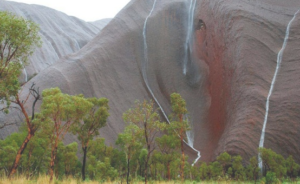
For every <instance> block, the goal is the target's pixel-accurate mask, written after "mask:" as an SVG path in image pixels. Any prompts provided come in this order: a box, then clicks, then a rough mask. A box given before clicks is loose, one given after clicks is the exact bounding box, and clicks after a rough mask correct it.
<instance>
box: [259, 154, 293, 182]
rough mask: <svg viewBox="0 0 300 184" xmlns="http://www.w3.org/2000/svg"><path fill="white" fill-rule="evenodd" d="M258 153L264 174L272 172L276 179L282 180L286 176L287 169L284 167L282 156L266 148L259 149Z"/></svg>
mask: <svg viewBox="0 0 300 184" xmlns="http://www.w3.org/2000/svg"><path fill="white" fill-rule="evenodd" d="M259 153H260V155H261V158H262V161H263V164H264V168H265V170H266V172H268V171H271V172H274V173H275V175H276V177H277V178H282V177H284V176H285V175H286V172H287V169H286V167H285V159H284V158H283V156H282V155H279V154H277V153H275V152H274V151H272V150H271V149H267V148H259Z"/></svg>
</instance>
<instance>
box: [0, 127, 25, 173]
mask: <svg viewBox="0 0 300 184" xmlns="http://www.w3.org/2000/svg"><path fill="white" fill-rule="evenodd" d="M24 137H26V134H25V133H12V134H11V135H9V136H8V137H6V138H5V139H4V140H0V148H1V149H0V169H1V170H4V172H5V174H8V173H9V171H10V167H11V165H12V163H13V161H14V158H15V157H16V155H17V152H18V148H19V147H20V145H21V144H22V140H23V139H24Z"/></svg>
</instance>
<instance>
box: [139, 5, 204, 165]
mask: <svg viewBox="0 0 300 184" xmlns="http://www.w3.org/2000/svg"><path fill="white" fill-rule="evenodd" d="M156 2H157V0H154V2H153V6H152V9H151V11H150V13H149V14H148V16H147V17H146V19H145V22H144V26H143V41H144V62H143V61H142V64H141V66H142V75H143V79H144V82H145V84H146V86H147V89H148V91H149V92H150V94H151V96H152V98H153V99H154V101H155V103H156V104H157V105H158V106H159V108H160V110H161V112H162V114H163V116H164V117H165V119H166V120H167V122H168V123H169V124H170V120H169V118H168V116H167V115H166V113H165V111H164V109H163V108H162V106H161V105H160V103H159V101H158V100H157V98H156V97H155V95H154V93H153V91H152V89H151V87H150V85H149V82H148V77H147V67H148V62H149V58H148V44H147V35H146V33H147V32H146V29H147V23H148V19H149V18H150V16H151V15H152V13H153V11H154V8H155V6H156ZM185 143H186V142H185ZM186 144H187V145H188V146H189V147H191V148H192V149H193V150H194V151H196V152H197V158H196V159H195V161H194V162H193V164H192V165H194V164H195V163H197V161H198V160H199V159H200V157H201V155H200V151H198V150H196V149H195V148H194V147H193V146H191V145H190V144H188V143H186Z"/></svg>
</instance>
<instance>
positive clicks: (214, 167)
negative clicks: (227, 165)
mask: <svg viewBox="0 0 300 184" xmlns="http://www.w3.org/2000/svg"><path fill="white" fill-rule="evenodd" d="M209 170H210V175H211V177H212V178H214V179H216V178H217V177H218V176H221V175H222V172H223V168H222V165H221V164H220V163H219V162H218V161H215V162H212V163H211V164H210V165H209Z"/></svg>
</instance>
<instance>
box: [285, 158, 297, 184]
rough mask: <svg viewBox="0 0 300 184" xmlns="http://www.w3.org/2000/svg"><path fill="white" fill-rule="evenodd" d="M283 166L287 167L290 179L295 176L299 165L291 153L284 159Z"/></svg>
mask: <svg viewBox="0 0 300 184" xmlns="http://www.w3.org/2000/svg"><path fill="white" fill-rule="evenodd" d="M285 167H286V169H287V176H288V177H290V178H292V179H294V178H296V177H297V174H298V173H299V170H300V166H299V164H297V163H296V162H295V160H294V158H293V157H292V156H291V155H290V156H289V157H288V158H287V159H286V160H285Z"/></svg>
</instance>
